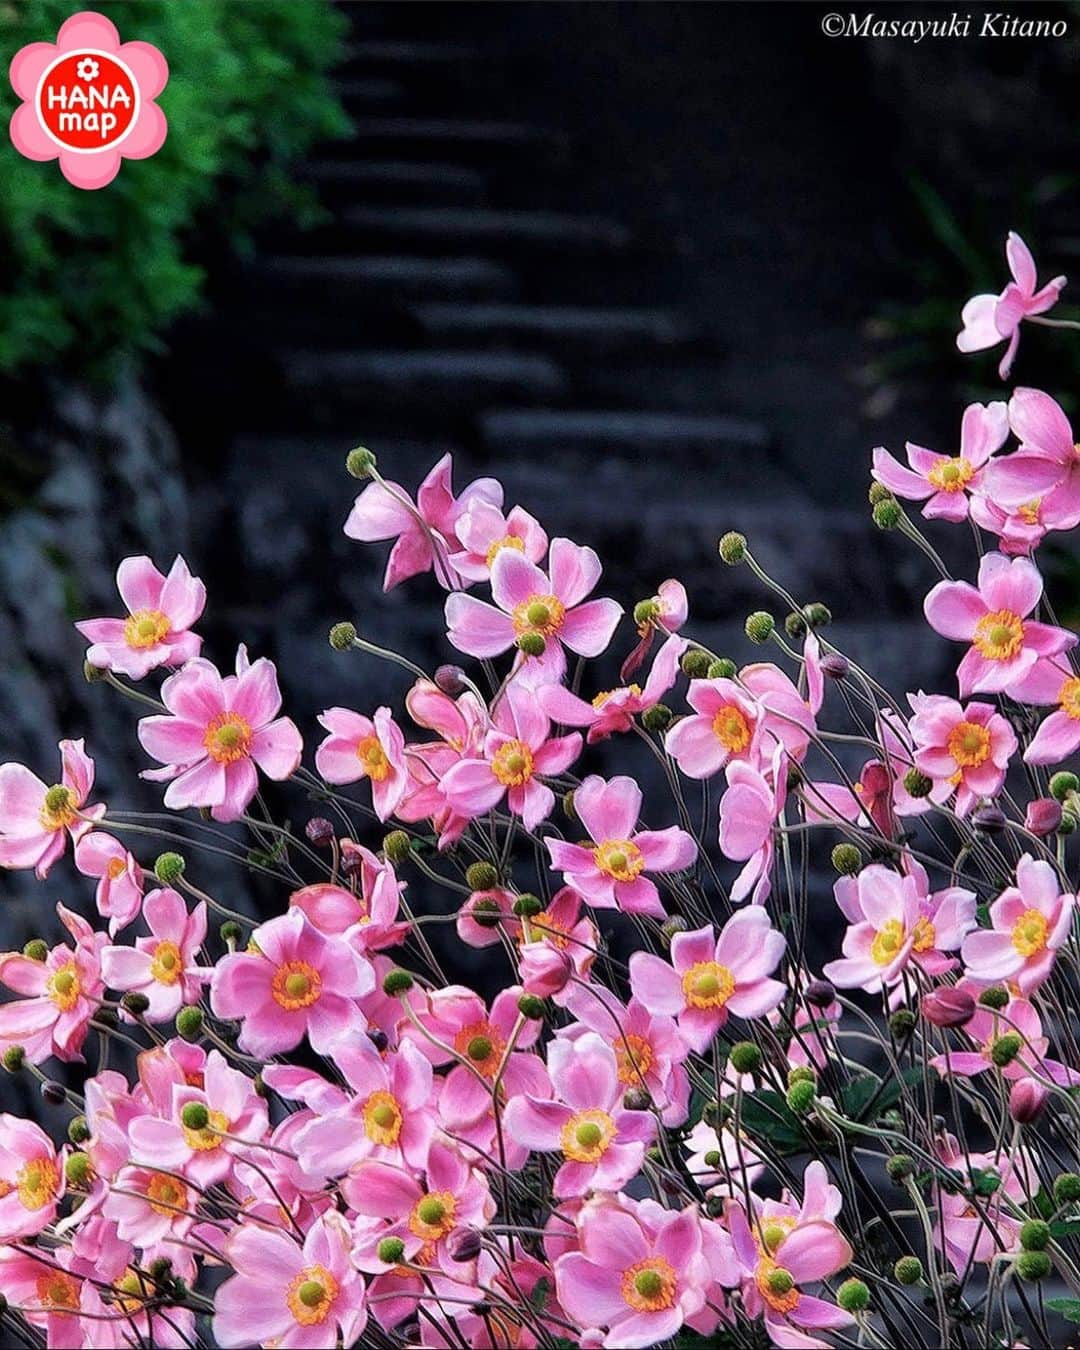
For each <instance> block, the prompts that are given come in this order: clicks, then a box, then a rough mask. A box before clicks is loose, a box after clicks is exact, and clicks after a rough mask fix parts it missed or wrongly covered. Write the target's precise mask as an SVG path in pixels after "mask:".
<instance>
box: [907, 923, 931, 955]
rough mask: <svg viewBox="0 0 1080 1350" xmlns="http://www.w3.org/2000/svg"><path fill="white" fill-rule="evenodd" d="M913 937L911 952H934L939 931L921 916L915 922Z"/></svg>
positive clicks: (912, 931)
mask: <svg viewBox="0 0 1080 1350" xmlns="http://www.w3.org/2000/svg"><path fill="white" fill-rule="evenodd" d="M911 936H912V939H913V941H912V944H911V950H912V951H915V952H929V951H933V949H934V943H935V942H937V930H936V929H935V928H934V925H933V924H932V923H931V922H930V920H929V919H928V918H927V917H926V916H925V915H920V916H919V918H917V919H916V920H915V927H914V928H913V929H912V930H911Z"/></svg>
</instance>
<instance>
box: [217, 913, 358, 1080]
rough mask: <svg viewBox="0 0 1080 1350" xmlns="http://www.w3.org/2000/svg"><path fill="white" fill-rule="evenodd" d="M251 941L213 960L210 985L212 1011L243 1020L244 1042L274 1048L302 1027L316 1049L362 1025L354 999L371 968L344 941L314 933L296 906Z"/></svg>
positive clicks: (262, 1051)
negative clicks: (246, 948)
mask: <svg viewBox="0 0 1080 1350" xmlns="http://www.w3.org/2000/svg"><path fill="white" fill-rule="evenodd" d="M252 942H253V944H254V950H253V951H250V952H234V953H233V954H232V955H230V956H226V957H223V958H222V960H220V961H219V962H218V963H217V966H216V967H215V968H214V974H213V981H212V984H211V986H210V1004H211V1007H212V1008H213V1010H214V1015H215V1016H216V1017H232V1018H237V1019H238V1020H242V1021H243V1029H242V1030H241V1032H240V1044H241V1046H242V1047H243V1048H244V1049H245V1050H247V1051H249V1052H250V1053H251V1054H253V1055H259V1056H261V1057H268V1056H270V1055H276V1054H281V1053H282V1052H283V1051H286V1050H292V1049H294V1048H295V1047H296V1046H297V1045H299V1044H300V1042H301V1041H302V1040H303V1038H304V1036H305V1034H306V1035H307V1037H308V1040H309V1041H310V1042H311V1045H312V1048H313V1049H315V1050H317V1051H319V1053H320V1054H322V1053H325V1052H327V1051H328V1050H329V1049H330V1048H331V1046H332V1045H333V1044H334V1042H335V1040H337V1039H338V1038H339V1037H340V1036H344V1035H351V1034H355V1033H357V1032H358V1031H362V1030H363V1029H364V1020H363V1017H362V1016H361V1014H360V1011H359V1009H358V1008H357V1006H356V1000H357V999H359V998H363V997H364V995H365V994H369V993H371V991H372V990H373V989H374V988H375V974H374V972H373V970H372V968H371V963H370V962H369V961H366V960H365V959H364V958H363V957H362V956H360V955H359V954H358V953H357V952H355V951H354V950H353V949H352V947H351V946H349V945H348V943H346V942H344V941H342V939H340V938H335V937H328V936H327V935H326V934H325V933H320V932H319V930H318V929H317V928H315V927H313V926H312V924H310V923H309V922H308V920H307V918H306V916H305V915H304V913H303V912H302V911H301V910H299V909H290V910H289V912H288V913H287V914H283V915H281V916H280V917H278V918H276V919H271V920H270V921H269V923H264V924H261V925H260V926H259V927H258V928H256V929H255V931H254V933H253V934H252Z"/></svg>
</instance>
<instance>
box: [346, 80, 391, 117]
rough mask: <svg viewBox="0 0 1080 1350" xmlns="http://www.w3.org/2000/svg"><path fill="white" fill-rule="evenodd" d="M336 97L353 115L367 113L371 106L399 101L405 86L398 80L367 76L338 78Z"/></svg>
mask: <svg viewBox="0 0 1080 1350" xmlns="http://www.w3.org/2000/svg"><path fill="white" fill-rule="evenodd" d="M336 89H337V94H338V97H339V98H340V99H341V101H342V103H343V104H344V105H345V111H346V112H348V113H351V114H352V115H353V116H355V115H356V114H358V113H361V114H362V113H369V112H370V111H371V109H372V108H373V107H376V108H382V107H386V106H388V105H389V106H392V105H394V104H397V103H401V102H402V100H403V99H404V98H405V95H406V90H405V86H404V85H403V84H402V83H401V81H400V80H391V79H385V78H380V77H378V76H369V77H367V78H361V77H357V78H355V79H348V80H339V81H338V82H337V85H336Z"/></svg>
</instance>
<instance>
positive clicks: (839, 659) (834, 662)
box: [821, 652, 851, 680]
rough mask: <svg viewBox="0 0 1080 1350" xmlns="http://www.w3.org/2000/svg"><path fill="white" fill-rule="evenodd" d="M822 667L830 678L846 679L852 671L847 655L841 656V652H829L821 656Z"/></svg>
mask: <svg viewBox="0 0 1080 1350" xmlns="http://www.w3.org/2000/svg"><path fill="white" fill-rule="evenodd" d="M821 669H822V671H823V673H824V674H826V675H828V677H829V679H830V680H846V679H847V677H848V674H849V673H850V671H851V665H850V664H849V662H848V659H847V657H846V656H841V655H840V653H839V652H827V653H826V654H825V655H824V656H823V657H822V658H821Z"/></svg>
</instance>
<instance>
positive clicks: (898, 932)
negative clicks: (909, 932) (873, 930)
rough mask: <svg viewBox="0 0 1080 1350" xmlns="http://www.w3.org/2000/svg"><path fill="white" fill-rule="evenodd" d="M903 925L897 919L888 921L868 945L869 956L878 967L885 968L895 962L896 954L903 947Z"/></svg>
mask: <svg viewBox="0 0 1080 1350" xmlns="http://www.w3.org/2000/svg"><path fill="white" fill-rule="evenodd" d="M904 936H905V935H904V925H903V924H902V923H901V922H900V920H899V919H889V920H888V922H887V923H886V924H885V927H884V928H882V929H881V930H880V932H878V934H877V935H876V937H875V938H874V940H873V942H871V944H870V956H871V957H872V958H873V960H874V962H875V963H876V964H877V965H879V966H887V965H889V963H890V962H892V961H895V960H896V954H897V952H898V951H899V950H900V948H901V947H902V946H903V945H904Z"/></svg>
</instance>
